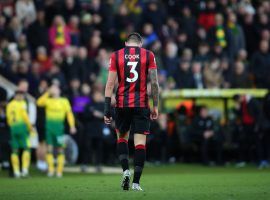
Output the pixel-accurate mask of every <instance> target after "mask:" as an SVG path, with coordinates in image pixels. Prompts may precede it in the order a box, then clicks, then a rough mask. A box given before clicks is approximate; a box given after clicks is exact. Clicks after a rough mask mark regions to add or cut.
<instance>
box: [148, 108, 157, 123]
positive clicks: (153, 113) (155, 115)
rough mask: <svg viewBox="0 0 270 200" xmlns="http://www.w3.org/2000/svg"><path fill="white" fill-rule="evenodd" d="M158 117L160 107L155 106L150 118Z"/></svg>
mask: <svg viewBox="0 0 270 200" xmlns="http://www.w3.org/2000/svg"><path fill="white" fill-rule="evenodd" d="M157 118H158V107H153V109H152V110H151V113H150V119H151V120H156V119H157Z"/></svg>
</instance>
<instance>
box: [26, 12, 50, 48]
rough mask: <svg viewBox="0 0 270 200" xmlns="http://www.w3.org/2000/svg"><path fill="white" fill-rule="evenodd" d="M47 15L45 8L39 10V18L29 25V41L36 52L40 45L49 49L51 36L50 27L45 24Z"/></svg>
mask: <svg viewBox="0 0 270 200" xmlns="http://www.w3.org/2000/svg"><path fill="white" fill-rule="evenodd" d="M45 17H46V16H45V12H44V11H43V10H39V11H38V12H37V19H36V20H35V21H34V22H33V23H32V24H30V25H29V28H28V30H27V41H28V43H29V45H30V47H31V48H32V51H33V52H35V50H36V49H37V48H38V47H39V46H43V47H45V48H46V49H47V50H48V49H49V46H48V43H49V40H48V38H49V36H48V28H47V26H46V24H45Z"/></svg>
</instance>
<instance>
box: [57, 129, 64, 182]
mask: <svg viewBox="0 0 270 200" xmlns="http://www.w3.org/2000/svg"><path fill="white" fill-rule="evenodd" d="M56 141H57V143H56V144H55V145H56V146H57V168H56V176H57V177H58V178H61V177H62V176H63V170H64V165H65V151H64V147H65V143H64V133H61V134H58V135H57V136H56Z"/></svg>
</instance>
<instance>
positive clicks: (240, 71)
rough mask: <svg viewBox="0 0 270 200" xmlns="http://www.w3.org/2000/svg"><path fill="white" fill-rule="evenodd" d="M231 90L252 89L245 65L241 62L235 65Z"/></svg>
mask: <svg viewBox="0 0 270 200" xmlns="http://www.w3.org/2000/svg"><path fill="white" fill-rule="evenodd" d="M230 84H231V88H251V87H252V84H251V81H250V79H249V77H248V74H247V71H246V69H245V65H244V64H243V63H242V62H241V61H236V62H235V63H234V71H233V74H232V77H231V82H230Z"/></svg>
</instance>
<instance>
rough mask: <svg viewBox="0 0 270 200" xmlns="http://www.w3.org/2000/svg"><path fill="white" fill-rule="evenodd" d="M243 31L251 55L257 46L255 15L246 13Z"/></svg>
mask: <svg viewBox="0 0 270 200" xmlns="http://www.w3.org/2000/svg"><path fill="white" fill-rule="evenodd" d="M242 26H243V31H244V35H245V39H246V42H245V43H246V48H247V52H248V55H249V56H251V55H252V54H253V52H254V51H255V49H256V48H257V43H258V35H257V33H256V29H255V27H256V25H255V24H254V16H253V15H251V14H246V15H245V17H244V21H243V25H242Z"/></svg>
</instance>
